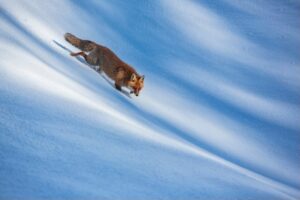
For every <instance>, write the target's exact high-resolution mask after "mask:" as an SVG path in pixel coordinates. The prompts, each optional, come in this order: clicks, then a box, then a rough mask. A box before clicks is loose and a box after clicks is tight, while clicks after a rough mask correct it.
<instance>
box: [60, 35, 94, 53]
mask: <svg viewBox="0 0 300 200" xmlns="http://www.w3.org/2000/svg"><path fill="white" fill-rule="evenodd" d="M64 36H65V39H66V41H68V42H69V43H70V44H72V45H73V46H75V47H77V48H78V49H80V50H81V51H87V52H88V51H92V50H93V49H94V48H95V46H96V44H95V43H94V42H91V41H89V40H82V39H79V38H78V37H76V36H74V35H73V34H71V33H66V34H65V35H64Z"/></svg>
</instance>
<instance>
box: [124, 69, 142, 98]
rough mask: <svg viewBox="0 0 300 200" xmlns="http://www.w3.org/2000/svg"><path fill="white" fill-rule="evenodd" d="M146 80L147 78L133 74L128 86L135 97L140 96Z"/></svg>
mask: <svg viewBox="0 0 300 200" xmlns="http://www.w3.org/2000/svg"><path fill="white" fill-rule="evenodd" d="M144 79H145V76H144V75H143V76H139V75H137V74H135V73H133V74H132V75H131V77H130V80H129V82H128V86H129V87H130V88H131V89H132V90H133V91H131V93H134V94H135V96H139V93H140V91H141V90H142V89H143V87H144Z"/></svg>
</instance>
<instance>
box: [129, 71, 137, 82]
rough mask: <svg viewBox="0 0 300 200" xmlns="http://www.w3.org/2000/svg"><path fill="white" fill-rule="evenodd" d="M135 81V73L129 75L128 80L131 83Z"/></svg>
mask: <svg viewBox="0 0 300 200" xmlns="http://www.w3.org/2000/svg"><path fill="white" fill-rule="evenodd" d="M135 79H136V75H135V73H133V74H131V77H130V80H131V81H134V80H135Z"/></svg>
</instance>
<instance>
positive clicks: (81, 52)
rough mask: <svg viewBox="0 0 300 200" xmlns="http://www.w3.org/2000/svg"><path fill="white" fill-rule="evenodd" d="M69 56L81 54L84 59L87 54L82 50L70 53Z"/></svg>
mask: <svg viewBox="0 0 300 200" xmlns="http://www.w3.org/2000/svg"><path fill="white" fill-rule="evenodd" d="M70 55H71V56H83V57H84V59H85V60H86V59H87V55H86V54H85V53H84V52H83V51H80V52H78V53H73V52H72V53H70Z"/></svg>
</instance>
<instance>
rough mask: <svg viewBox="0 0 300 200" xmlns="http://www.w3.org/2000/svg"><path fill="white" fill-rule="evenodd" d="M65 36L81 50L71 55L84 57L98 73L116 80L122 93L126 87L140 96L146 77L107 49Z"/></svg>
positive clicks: (74, 37) (68, 35)
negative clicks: (96, 67)
mask: <svg viewBox="0 0 300 200" xmlns="http://www.w3.org/2000/svg"><path fill="white" fill-rule="evenodd" d="M64 36H65V39H66V41H68V42H69V43H70V44H72V45H73V46H75V47H77V48H79V49H80V50H81V51H80V52H78V53H71V54H70V55H71V56H83V57H84V59H85V60H86V62H87V63H89V64H90V65H93V66H98V69H96V71H98V72H99V73H101V72H102V71H104V73H105V74H106V75H107V76H108V77H109V78H111V79H112V80H114V81H115V87H116V89H117V90H120V91H121V90H122V89H121V87H122V86H125V87H127V88H129V89H130V90H131V92H130V93H134V94H135V95H136V96H138V95H139V93H140V91H141V90H142V88H143V87H144V78H145V76H140V75H138V73H137V72H136V71H135V70H134V69H133V68H132V67H131V66H129V65H128V64H126V63H125V62H123V61H122V60H121V59H120V58H119V57H118V56H117V55H116V54H114V52H112V51H111V50H110V49H109V48H107V47H104V46H102V45H99V44H96V43H95V42H92V41H89V40H82V39H79V38H77V37H76V36H74V35H72V34H71V33H66V34H65V35H64ZM85 52H88V54H86V53H85Z"/></svg>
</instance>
